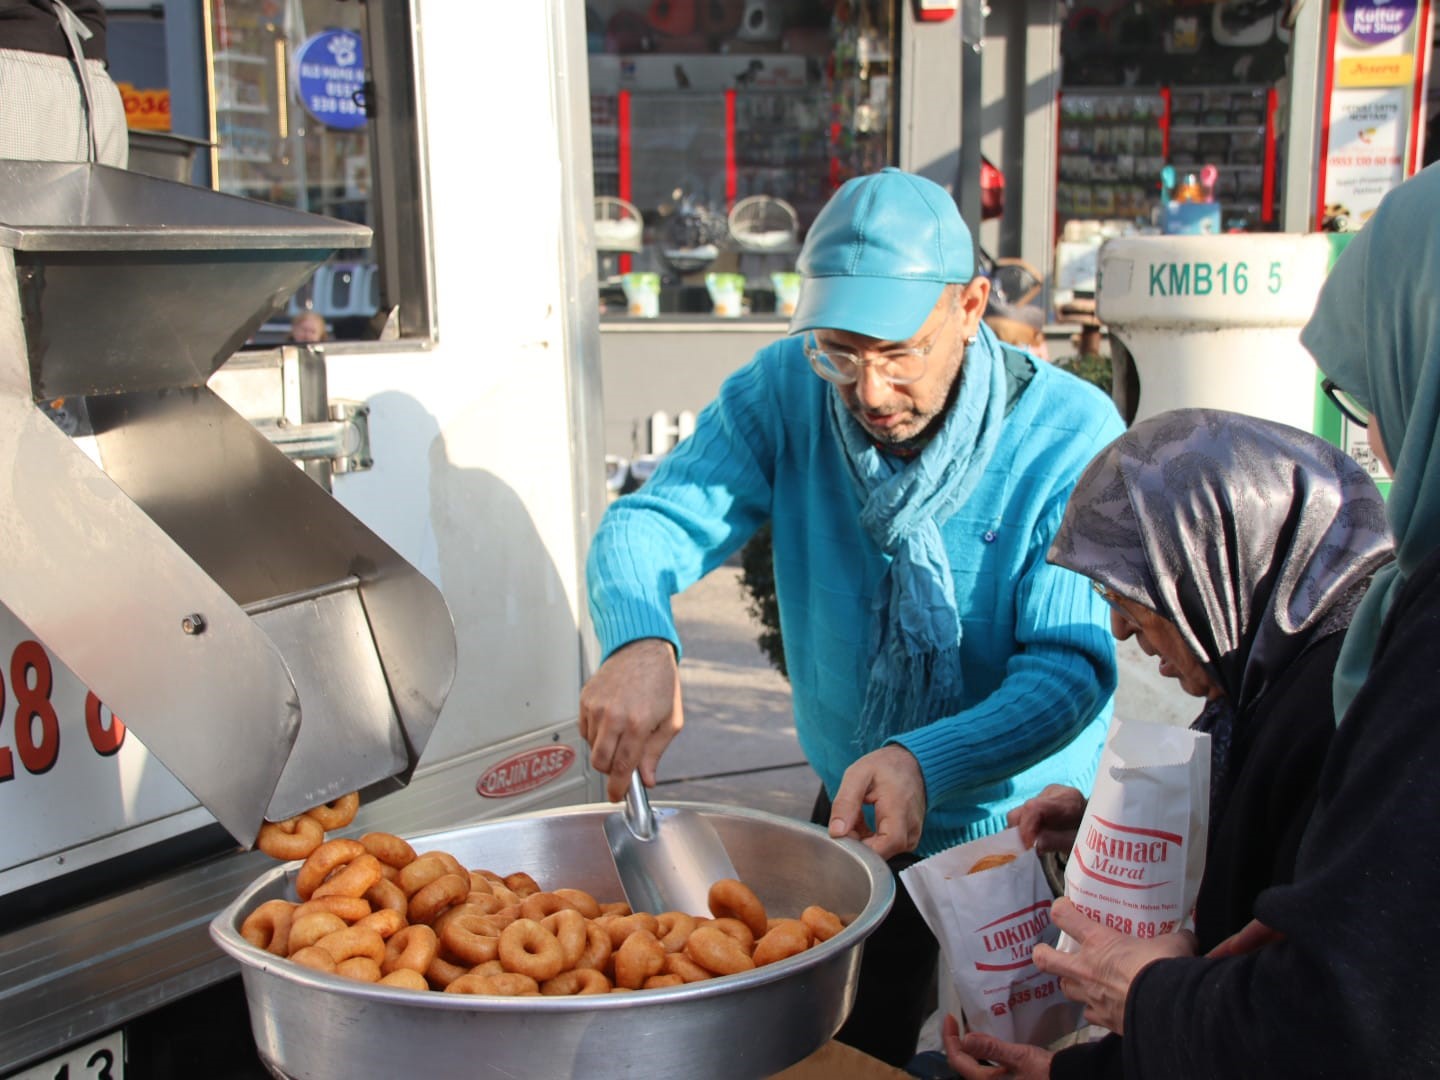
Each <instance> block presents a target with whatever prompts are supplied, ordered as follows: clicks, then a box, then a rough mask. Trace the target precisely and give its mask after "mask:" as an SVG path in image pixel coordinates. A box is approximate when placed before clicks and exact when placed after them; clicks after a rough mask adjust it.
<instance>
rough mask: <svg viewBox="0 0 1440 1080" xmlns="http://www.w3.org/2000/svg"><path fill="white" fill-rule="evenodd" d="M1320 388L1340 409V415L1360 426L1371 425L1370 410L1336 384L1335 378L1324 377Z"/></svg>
mask: <svg viewBox="0 0 1440 1080" xmlns="http://www.w3.org/2000/svg"><path fill="white" fill-rule="evenodd" d="M1320 389H1321V390H1322V391H1323V392H1324V394H1325V396H1326V397H1327V398H1329V399H1330V401H1331V404H1333V405H1334V406H1335V408H1337V409H1339V410H1340V415H1341V416H1343V417H1345V419H1346V420H1349V421H1350V423H1352V424H1355V425H1357V426H1359V427H1369V426H1370V411H1369V410H1368V409H1366V408H1365V406H1363V405H1361V404H1360V403H1359V402H1358V401H1356V400H1355V399H1354V398H1353V397H1352V396H1351V395H1349V394H1347V393H1346V392H1345V391H1344V390H1341V389H1340V387H1338V386H1336V385H1335V382H1334V380H1333V379H1322V380H1321V381H1320Z"/></svg>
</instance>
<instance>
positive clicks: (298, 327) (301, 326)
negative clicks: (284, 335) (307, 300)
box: [290, 311, 328, 345]
mask: <svg viewBox="0 0 1440 1080" xmlns="http://www.w3.org/2000/svg"><path fill="white" fill-rule="evenodd" d="M327 337H328V335H327V334H326V331H325V316H323V315H321V314H320V313H319V312H318V311H302V312H300V314H299V315H296V316H295V318H293V319H291V320H290V340H291V341H293V342H296V343H297V344H301V345H312V344H314V343H315V342H318V341H325V340H326V339H327Z"/></svg>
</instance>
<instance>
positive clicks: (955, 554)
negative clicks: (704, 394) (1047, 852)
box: [580, 169, 1123, 1066]
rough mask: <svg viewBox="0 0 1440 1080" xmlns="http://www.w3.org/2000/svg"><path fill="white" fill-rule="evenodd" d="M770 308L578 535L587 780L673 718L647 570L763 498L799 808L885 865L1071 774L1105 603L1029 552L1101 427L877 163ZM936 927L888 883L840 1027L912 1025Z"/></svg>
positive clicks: (625, 764)
mask: <svg viewBox="0 0 1440 1080" xmlns="http://www.w3.org/2000/svg"><path fill="white" fill-rule="evenodd" d="M798 268H799V270H800V272H801V273H802V274H803V275H804V281H803V285H802V287H801V292H800V300H799V304H798V307H797V309H796V313H795V316H794V319H793V320H792V321H791V324H790V330H791V336H790V337H788V338H785V339H783V340H781V341H778V342H775V343H774V344H772V345H769V346H767V347H766V348H764V349H762V350H760V352H759V353H758V354H757V355H756V356H755V358H754V359H753V360H752V361H751V362H750V363H749V364H747V365H745V366H744V367H742V368H740V369H739V370H738V371H736V372H735V373H734V374H732V375H731V376H730V377H729V378H728V379H727V380H726V381H725V384H724V385H723V386H722V387H721V390H720V394H719V396H718V397H717V398H716V400H715V401H714V402H712V403H711V404H710V405H709V406H707V407H706V409H705V410H704V412H702V413H701V415H700V417H699V418H698V419H697V421H696V427H695V433H694V435H692V436H691V437H690V438H688V439H686V440H685V441H683V442H682V443H680V444H679V445H678V446H677V447H676V448H675V449H674V450H673V451H671V453H670V454H669V455H667V457H666V458H665V460H664V461H663V462H662V464H661V465H660V467H659V469H657V470H656V472H655V474H654V476H653V477H652V478H651V479H650V480H649V481H648V482H647V483H646V485H645V486H644V487H643V488H641V489H640V490H639V491H638V492H636V493H634V494H632V495H630V496H627V497H625V498H623V499H620V500H618V501H616V502H615V503H614V504H613V505H612V506H611V507H610V509H609V510H608V512H607V513H606V515H605V518H604V520H603V521H602V522H601V525H600V528H599V530H598V532H597V534H596V536H595V540H594V543H593V544H592V546H591V549H590V555H589V563H588V589H589V594H590V608H591V612H592V614H593V617H594V621H595V626H596V629H597V632H598V634H599V637H600V641H601V645H602V647H603V650H604V656H605V659H604V662H603V663H602V664H601V666H600V668H599V670H598V671H597V672H596V673H595V675H594V677H593V678H592V679H591V680H590V681H589V682H588V683H587V684H586V686H585V688H584V690H583V691H582V693H581V698H580V729H581V732H582V734H583V735H584V736H585V738H586V739H587V740H588V741H589V743H590V746H591V749H592V753H591V764H592V766H593V767H594V768H596V769H598V770H600V771H601V772H605V773H608V774H609V777H610V779H609V785H608V790H609V795H610V798H611V799H614V800H619V799H620V798H621V797H623V795H624V791H625V787H626V785H627V783H628V781H629V777H630V774H631V772H632V771H633V770H634V769H636V768H639V769H640V775H641V777H642V778H643V779H644V781H645V782H646V783H647V784H650V785H653V784H654V783H655V770H656V766H657V763H658V762H659V760H660V756H661V754H662V753H663V752H664V750H665V748H666V746H668V745H669V743H670V740H671V739H673V738H674V737H675V735H676V734H677V733H678V732H679V730H680V728H681V725H682V723H683V712H682V707H681V701H680V682H679V677H678V669H677V663H678V658H679V655H680V642H679V640H678V638H677V636H676V633H675V625H674V622H673V620H672V618H671V615H670V597H671V596H672V595H674V594H675V593H677V592H680V591H682V590H683V589H685V588H687V587H688V586H689V585H691V584H692V583H693V582H695V581H696V580H698V579H699V578H700V577H702V576H703V575H704V574H706V573H708V572H709V571H710V570H712V569H713V568H715V567H716V566H718V565H720V563H722V562H723V561H724V560H725V559H726V558H727V557H728V556H729V555H730V554H731V553H733V552H734V551H735V550H737V549H738V548H739V547H740V546H741V545H742V544H744V543H745V541H746V540H748V539H749V538H750V536H751V535H752V534H753V533H754V532H755V530H756V529H758V528H759V527H760V526H761V525H762V524H764V523H765V522H766V521H767V520H768V521H770V522H771V523H772V538H773V540H772V542H773V547H774V558H775V588H776V595H777V599H778V601H779V607H780V627H781V635H782V638H783V641H784V647H785V659H786V666H787V668H788V671H789V676H790V683H791V688H792V692H793V707H794V712H795V726H796V731H797V733H798V735H799V739H800V745H801V747H802V748H803V749H804V751H805V754H806V757H807V758H808V759H809V761H810V763H811V764H812V765H813V766H814V768H815V770H816V772H817V773H818V774H819V776H820V778H821V781H822V782H823V784H824V790H823V791H822V792H821V793H820V798H819V801H818V802H817V805H816V817H815V820H816V821H817V822H820V823H828V825H829V829H830V833H831V835H832V836H846V835H849V836H856V837H859V838H861V839H863V841H864V842H865V843H866V844H868V845H869V846H870V847H871V848H873V849H874V850H875V851H877V852H878V853H879V854H880V855H882V856H883V857H885V858H886V859H889V860H891V866H892V867H893V868H895V869H896V870H897V871H898V870H899V869H901V868H903V867H904V866H906V865H909V863H910V862H913V861H914V860H915V859H916V858H921V857H924V856H927V855H932V854H934V853H936V852H938V851H941V850H944V849H945V848H948V847H951V846H953V845H955V844H959V843H964V842H966V841H969V840H973V839H975V838H977V837H980V836H984V835H987V834H989V833H993V832H997V831H999V830H1001V829H1004V828H1005V827H1006V826H1005V815H1006V813H1007V812H1008V811H1009V810H1010V809H1011V808H1012V807H1014V806H1017V805H1019V804H1020V803H1022V802H1024V801H1025V799H1026V798H1028V797H1029V796H1031V795H1035V794H1038V793H1039V792H1040V791H1041V790H1042V789H1043V788H1044V787H1045V786H1046V785H1047V784H1069V785H1071V786H1073V787H1077V788H1080V789H1081V790H1088V789H1089V787H1090V783H1091V779H1092V777H1093V774H1094V770H1095V766H1096V762H1097V760H1098V758H1099V753H1100V748H1101V744H1102V742H1103V740H1104V735H1105V728H1106V724H1107V722H1108V720H1109V714H1110V697H1111V694H1112V692H1113V691H1114V688H1115V652H1114V643H1113V641H1112V639H1111V636H1110V632H1109V629H1108V617H1107V613H1106V608H1105V605H1104V603H1103V601H1101V600H1100V599H1099V598H1098V597H1097V596H1096V595H1095V593H1094V592H1093V590H1092V589H1091V588H1090V585H1089V583H1088V582H1087V581H1086V580H1085V579H1084V578H1082V577H1080V576H1079V575H1077V574H1074V573H1072V572H1070V571H1068V570H1063V569H1061V568H1059V567H1056V566H1052V565H1050V564H1049V563H1047V562H1046V561H1045V552H1046V550H1047V549H1048V547H1049V545H1050V541H1051V539H1052V537H1053V536H1054V533H1055V530H1056V528H1057V527H1058V525H1059V523H1060V519H1061V516H1062V513H1063V511H1064V509H1065V502H1066V499H1067V498H1068V496H1069V494H1070V490H1071V488H1072V487H1073V486H1074V483H1075V480H1076V478H1077V477H1078V476H1079V474H1080V472H1081V470H1082V469H1083V468H1084V466H1085V465H1086V463H1087V462H1089V460H1090V459H1091V457H1093V456H1094V455H1095V453H1096V452H1098V451H1099V450H1100V448H1101V447H1103V446H1105V445H1106V444H1107V443H1108V442H1110V441H1111V440H1112V439H1113V438H1115V437H1116V436H1117V435H1119V434H1120V432H1121V431H1122V430H1123V425H1122V424H1121V421H1120V418H1119V416H1118V414H1117V413H1116V412H1115V409H1114V406H1113V405H1112V404H1111V403H1110V401H1109V399H1108V398H1106V397H1105V396H1104V395H1103V394H1102V393H1100V391H1098V390H1096V389H1095V388H1094V387H1092V386H1090V385H1088V384H1086V383H1084V382H1082V381H1080V380H1079V379H1076V378H1075V377H1074V376H1071V375H1069V374H1067V373H1065V372H1063V371H1060V370H1058V369H1056V368H1052V367H1050V366H1049V365H1047V364H1044V363H1041V362H1039V361H1037V360H1036V359H1035V358H1034V357H1032V356H1030V355H1029V354H1028V353H1026V352H1024V351H1021V350H1018V349H1014V348H1013V347H1009V346H1005V345H1002V344H1001V343H1000V342H999V340H998V339H997V338H996V337H995V335H994V334H993V333H992V332H991V331H990V329H989V328H988V327H986V326H985V325H984V324H983V322H982V316H983V314H984V312H985V307H986V302H987V300H988V298H989V282H988V281H986V280H985V279H984V278H983V277H976V276H975V251H974V246H973V244H972V243H971V239H970V233H969V230H968V229H967V228H966V227H965V224H964V222H963V221H962V220H961V218H960V215H959V212H958V211H957V210H956V207H955V202H954V200H953V199H952V198H951V197H950V195H949V194H947V193H946V191H945V190H944V189H943V188H941V187H939V186H938V185H936V184H934V183H932V182H930V181H928V180H925V179H923V178H921V177H918V176H915V175H912V174H909V173H905V172H901V171H900V170H898V169H885V170H884V171H882V172H879V173H876V174H873V175H870V176H864V177H859V178H856V179H854V180H851V181H849V182H848V183H846V184H845V185H844V186H843V187H841V188H840V190H839V191H838V192H836V194H835V196H834V197H833V198H832V199H831V200H830V202H829V203H827V204H826V206H825V208H824V209H823V210H822V211H821V212H820V214H819V216H818V217H817V218H816V219H815V223H814V225H813V226H812V227H811V229H810V231H809V234H808V235H807V237H806V240H805V245H804V248H803V250H802V251H801V253H800V258H799V260H798ZM936 956H937V945H936V942H935V940H934V938H933V937H932V936H931V935H930V933H929V930H928V929H927V928H926V926H925V924H924V920H923V919H922V918H921V917H920V916H919V915H918V913H917V912H916V911H915V908H914V906H913V904H912V903H911V902H910V900H909V897H908V895H907V894H906V893H905V890H904V889H903V887H902V888H899V890H898V892H897V897H896V905H895V908H894V910H893V911H892V913H891V915H890V916H889V917H888V918H887V920H886V922H885V924H884V925H883V926H882V927H881V928H880V929H879V930H878V931H877V932H876V934H875V935H874V936H872V937H871V938H870V940H869V941H867V943H866V947H865V951H864V961H863V967H862V970H861V976H860V987H859V993H858V996H857V1001H856V1005H855V1010H854V1012H853V1013H852V1015H851V1018H850V1020H849V1021H847V1023H846V1025H845V1027H844V1028H842V1029H841V1031H840V1034H839V1036H838V1037H839V1038H840V1039H842V1040H843V1041H845V1042H847V1043H850V1044H851V1045H854V1046H857V1047H859V1048H860V1049H862V1050H865V1051H866V1052H868V1053H870V1054H873V1055H874V1056H876V1057H879V1058H881V1059H882V1060H885V1061H889V1062H890V1063H891V1064H894V1065H897V1066H903V1065H904V1064H905V1063H906V1062H907V1061H908V1060H909V1059H910V1057H911V1056H912V1055H913V1053H914V1051H915V1044H916V1037H917V1035H918V1032H919V1029H920V1026H921V1024H922V1023H923V1021H924V1018H925V1009H926V1004H927V1002H926V997H927V993H928V989H929V983H930V978H931V976H932V975H933V973H934V970H935V962H936Z"/></svg>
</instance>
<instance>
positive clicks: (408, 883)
mask: <svg viewBox="0 0 1440 1080" xmlns="http://www.w3.org/2000/svg"><path fill="white" fill-rule="evenodd" d="M448 873H450V868H449V867H448V866H447V865H446V864H445V860H444V859H440V858H437V857H436V856H435V855H417V856H416V857H415V858H414V859H413V860H412V861H411V862H409V863H407V864H406V865H405V866H404V867H402V868H401V870H400V876H399V877H397V878H396V879H395V884H397V885H399V886H400V888H401V889H403V890H404V892H405V895H406V896H414V895H415V894H416V893H417V892H419V891H420V890H421V889H423V888H424V887H425V886H426V885H429V884H430V883H431V882H432V881H434V880H435V879H436V878H440V877H444V876H445V875H446V874H448ZM465 881H466V884H467V885H468V884H469V881H470V878H469V875H466V878H465ZM466 891H467V892H468V891H469V889H468V888H467V889H466Z"/></svg>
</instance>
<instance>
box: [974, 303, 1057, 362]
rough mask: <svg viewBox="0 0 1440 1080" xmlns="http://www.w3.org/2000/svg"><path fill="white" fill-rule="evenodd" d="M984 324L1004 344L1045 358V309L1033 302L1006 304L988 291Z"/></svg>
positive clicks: (1046, 349) (1046, 354)
mask: <svg viewBox="0 0 1440 1080" xmlns="http://www.w3.org/2000/svg"><path fill="white" fill-rule="evenodd" d="M985 325H986V326H988V327H990V329H991V330H993V331H994V332H995V336H996V337H997V338H999V339H1000V340H1001V341H1003V342H1004V343H1005V344H1006V345H1014V346H1015V347H1016V348H1018V349H1029V350H1030V351H1031V352H1032V353H1034V354H1035V355H1036V356H1038V357H1039V358H1040V359H1041V360H1049V359H1050V352H1049V348H1048V346H1047V345H1046V344H1045V312H1044V311H1042V310H1041V309H1040V308H1039V307H1038V306H1036V305H1035V304H1007V303H1005V302H1004V301H1002V300H1000V299H999V298H998V297H996V295H995V294H994V293H993V292H992V293H991V294H990V303H989V305H988V306H987V307H986V308H985Z"/></svg>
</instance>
